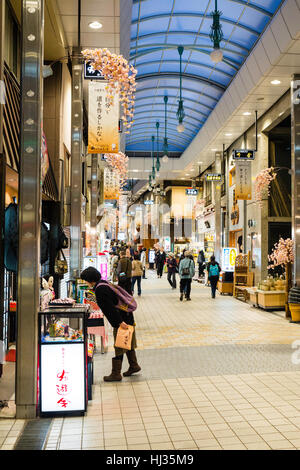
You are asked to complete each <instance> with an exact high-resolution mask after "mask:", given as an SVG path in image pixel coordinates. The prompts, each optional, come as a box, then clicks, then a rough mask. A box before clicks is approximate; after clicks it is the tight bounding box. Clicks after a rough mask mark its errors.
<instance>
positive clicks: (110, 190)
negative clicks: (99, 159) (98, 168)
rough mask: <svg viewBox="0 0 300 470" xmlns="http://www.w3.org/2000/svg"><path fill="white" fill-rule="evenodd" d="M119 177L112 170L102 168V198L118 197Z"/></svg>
mask: <svg viewBox="0 0 300 470" xmlns="http://www.w3.org/2000/svg"><path fill="white" fill-rule="evenodd" d="M119 196H120V178H119V176H118V175H117V174H116V172H114V171H113V170H110V169H109V168H105V169H104V200H105V199H119Z"/></svg>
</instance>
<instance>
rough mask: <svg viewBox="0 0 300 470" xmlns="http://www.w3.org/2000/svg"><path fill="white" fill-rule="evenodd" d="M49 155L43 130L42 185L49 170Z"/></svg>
mask: <svg viewBox="0 0 300 470" xmlns="http://www.w3.org/2000/svg"><path fill="white" fill-rule="evenodd" d="M49 166H50V164H49V155H48V147H47V141H46V136H45V132H44V131H43V129H42V164H41V167H42V168H41V171H42V184H43V183H44V181H45V178H46V174H47V171H48V170H49Z"/></svg>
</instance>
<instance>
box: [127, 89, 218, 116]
mask: <svg viewBox="0 0 300 470" xmlns="http://www.w3.org/2000/svg"><path fill="white" fill-rule="evenodd" d="M159 96H160V95H159ZM155 98H157V96H155ZM169 98H170V96H169ZM172 98H176V96H172ZM147 99H149V96H148V97H146V96H145V98H139V99H138V100H136V102H137V101H142V100H147ZM194 103H196V101H194ZM152 104H153V103H152ZM197 104H198V103H197ZM137 108H145V104H140V105H138V106H135V107H134V109H137ZM184 109H185V110H187V109H188V110H190V111H193V113H197V114H200V115H201V116H204V117H205V120H204V121H202V122H203V123H204V122H205V121H206V119H207V118H208V116H209V115H208V114H204V113H202V112H201V111H199V110H198V109H195V108H190V107H189V106H186V105H184Z"/></svg>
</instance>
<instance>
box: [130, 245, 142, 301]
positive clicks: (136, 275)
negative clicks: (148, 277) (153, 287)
mask: <svg viewBox="0 0 300 470" xmlns="http://www.w3.org/2000/svg"><path fill="white" fill-rule="evenodd" d="M142 275H143V265H142V262H141V261H140V256H139V254H135V255H134V260H133V261H132V281H131V291H132V295H133V294H134V286H135V283H136V282H137V288H138V296H141V294H142V290H141V282H142Z"/></svg>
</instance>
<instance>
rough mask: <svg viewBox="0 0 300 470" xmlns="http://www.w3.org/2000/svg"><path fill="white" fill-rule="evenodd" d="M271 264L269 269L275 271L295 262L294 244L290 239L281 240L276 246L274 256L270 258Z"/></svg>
mask: <svg viewBox="0 0 300 470" xmlns="http://www.w3.org/2000/svg"><path fill="white" fill-rule="evenodd" d="M268 258H269V261H270V262H271V264H270V266H268V269H273V268H275V267H276V266H285V265H286V264H288V263H293V262H294V242H293V240H291V239H290V238H287V239H286V240H284V239H283V238H280V240H279V242H278V243H276V244H275V245H274V249H273V251H272V254H271V255H269V256H268Z"/></svg>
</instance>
